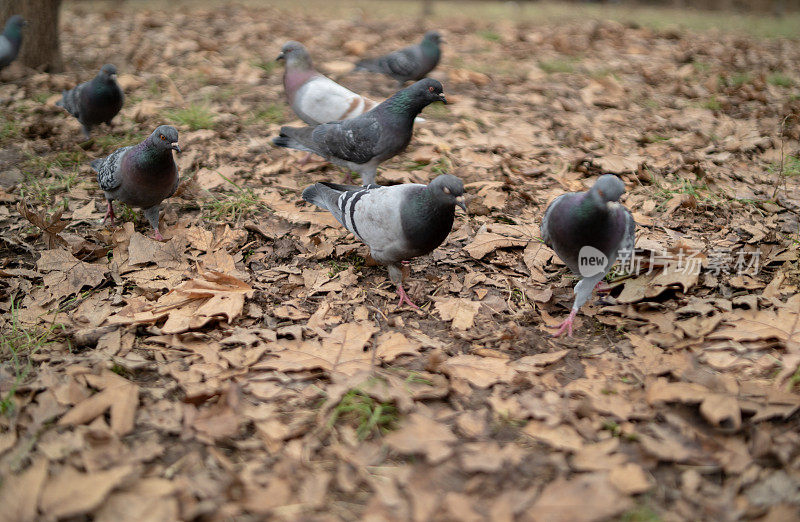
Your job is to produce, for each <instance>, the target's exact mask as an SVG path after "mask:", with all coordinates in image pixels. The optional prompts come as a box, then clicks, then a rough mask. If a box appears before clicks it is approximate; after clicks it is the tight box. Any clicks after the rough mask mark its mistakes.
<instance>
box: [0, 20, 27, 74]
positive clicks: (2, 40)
mask: <svg viewBox="0 0 800 522" xmlns="http://www.w3.org/2000/svg"><path fill="white" fill-rule="evenodd" d="M25 25H27V22H25V20H23V18H22V17H21V16H20V15H14V16H12V17H11V18H9V19H8V21H7V22H6V27H5V29H4V30H3V34H2V35H0V70H3V69H4V68H6V67H8V64H10V63H11V62H13V61H14V60H16V59H17V55H18V54H19V46H20V45H22V28H23V27H24V26H25Z"/></svg>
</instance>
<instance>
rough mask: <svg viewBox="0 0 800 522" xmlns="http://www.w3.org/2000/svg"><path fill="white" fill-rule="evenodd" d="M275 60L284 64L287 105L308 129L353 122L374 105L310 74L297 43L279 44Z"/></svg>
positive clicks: (305, 56) (308, 61)
mask: <svg viewBox="0 0 800 522" xmlns="http://www.w3.org/2000/svg"><path fill="white" fill-rule="evenodd" d="M277 59H278V61H280V60H285V61H286V70H285V72H284V73H283V88H284V90H285V92H286V98H287V100H288V101H289V105H290V106H291V107H292V110H294V112H295V113H296V114H297V116H298V117H299V118H300V119H301V120H303V121H304V122H306V123H307V124H308V125H319V124H320V123H328V122H329V121H338V120H346V119H348V118H353V117H355V116H359V115H361V114H363V113H365V112H367V111H368V110H370V109H372V108H373V107H375V106H376V105H377V103H375V102H374V101H372V100H370V99H369V98H365V97H363V96H361V95H359V94H356V93H354V92H353V91H351V90H350V89H347V88H346V87H342V86H341V85H339V84H338V83H336V82H335V81H333V80H331V79H330V78H328V77H326V76H323V75H322V74H320V73H318V72H317V71H316V70H314V67H313V66H312V64H311V56H309V54H308V51H306V48H305V47H303V44H301V43H300V42H295V41H289V42H286V43H285V44H283V47H282V48H281V53H280V54H279V55H278V58H277Z"/></svg>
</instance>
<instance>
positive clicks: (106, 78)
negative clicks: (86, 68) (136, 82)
mask: <svg viewBox="0 0 800 522" xmlns="http://www.w3.org/2000/svg"><path fill="white" fill-rule="evenodd" d="M124 99H125V95H124V94H122V89H120V88H119V84H117V68H116V67H114V66H113V65H111V64H106V65H104V66H103V67H102V68H101V69H100V72H98V73H97V76H95V77H94V78H92V79H91V80H89V81H88V82H84V83H82V84H80V85H78V86H77V87H75V88H74V89H71V90H69V91H64V92H63V93H62V98H61V99H60V100H59V101H57V102H56V105H58V106H59V107H64V109H66V110H67V112H68V113H70V114H72V115H73V116H75V118H77V120H78V121H79V122H80V123H81V126H82V127H83V135H84V136H85V137H86V138H87V139H88V138H89V131H90V130H92V127H93V126H95V125H99V124H100V123H108V124H109V125H111V120H112V119H114V116H116V115H117V113H118V112H119V111H120V109H122V103H123V101H124Z"/></svg>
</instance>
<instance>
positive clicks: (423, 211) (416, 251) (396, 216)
mask: <svg viewBox="0 0 800 522" xmlns="http://www.w3.org/2000/svg"><path fill="white" fill-rule="evenodd" d="M303 199H304V200H306V201H308V202H309V203H313V204H314V205H317V206H318V207H321V208H324V209H326V210H328V211H330V213H331V214H333V217H335V218H336V219H337V220H338V221H339V223H341V224H342V225H343V226H344V227H345V228H346V229H347V230H349V231H350V232H352V233H353V234H354V235H355V236H356V237H357V238H358V239H360V240H361V241H363V242H364V244H366V245H367V246H368V247H369V249H370V253H371V254H372V258H373V259H375V261H377V262H378V263H381V264H384V265H386V266H387V267H388V268H389V277H390V278H391V280H392V282H393V283H394V284H395V285H397V294H398V295H399V296H400V302H399V303H398V304H397V306H401V305H402V304H403V303H406V304H408V305H410V306H412V307H414V308H418V307H417V305H415V304H414V303H412V302H411V299H409V298H408V295H407V294H406V292H405V290H404V289H403V274H402V270H401V268H400V264H401V263H402V262H405V261H407V260H409V259H412V258H414V257H417V256H422V255H425V254H427V253H429V252H432V251H433V250H434V249H435V248H436V247H438V246H439V245H441V244H442V242H444V240H445V239H446V238H447V235H448V234H449V233H450V229H451V227H452V226H453V216H454V214H455V206H456V205H458V206H460V207H461V208H463V209H464V211H465V212H466V210H467V207H466V205H465V203H464V184H463V183H462V182H461V180H460V179H459V178H457V177H455V176H453V175H452V174H442V175H441V176H438V177H437V178H436V179H434V180H433V181H431V182H430V183H429V184H428V185H420V184H418V183H407V184H404V185H393V186H391V187H381V186H379V185H370V186H368V187H356V186H352V185H336V184H334V183H316V184H314V185H311V186H310V187H307V188H306V189H305V190H304V191H303Z"/></svg>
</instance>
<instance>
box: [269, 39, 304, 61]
mask: <svg viewBox="0 0 800 522" xmlns="http://www.w3.org/2000/svg"><path fill="white" fill-rule="evenodd" d="M276 60H278V61H280V60H284V61H285V62H286V67H302V68H310V67H311V56H309V54H308V51H306V48H305V47H303V44H301V43H300V42H295V41H294V40H289V41H288V42H286V43H285V44H283V47H281V53H280V54H279V55H278V57H277V58H276Z"/></svg>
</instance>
